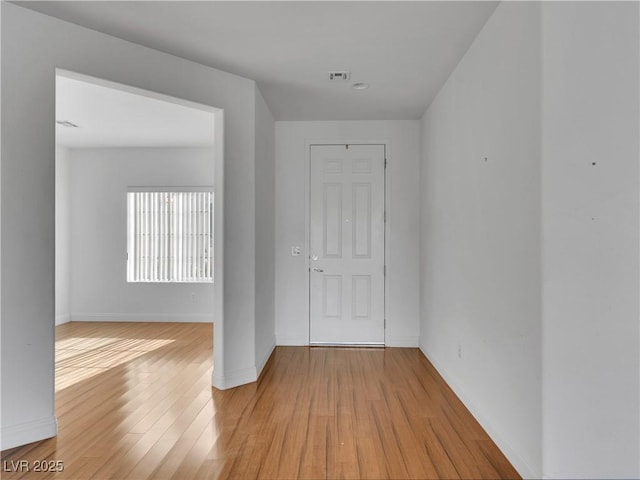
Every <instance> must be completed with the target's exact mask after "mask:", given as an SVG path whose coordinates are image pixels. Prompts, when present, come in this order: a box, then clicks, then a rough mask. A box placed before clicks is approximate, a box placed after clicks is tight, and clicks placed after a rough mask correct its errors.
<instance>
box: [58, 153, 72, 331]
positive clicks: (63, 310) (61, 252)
mask: <svg viewBox="0 0 640 480" xmlns="http://www.w3.org/2000/svg"><path fill="white" fill-rule="evenodd" d="M55 161H56V185H55V188H56V213H55V215H56V263H55V269H56V279H55V290H56V296H55V302H56V325H60V324H62V323H67V322H69V321H71V230H70V226H71V224H70V218H69V216H70V214H71V202H70V195H69V194H70V187H69V181H70V170H69V168H70V163H69V162H70V157H69V149H68V148H66V147H63V146H61V145H56V160H55Z"/></svg>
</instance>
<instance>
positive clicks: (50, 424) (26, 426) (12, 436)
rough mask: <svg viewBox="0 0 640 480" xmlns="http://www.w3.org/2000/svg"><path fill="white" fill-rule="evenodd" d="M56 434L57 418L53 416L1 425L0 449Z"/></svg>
mask: <svg viewBox="0 0 640 480" xmlns="http://www.w3.org/2000/svg"><path fill="white" fill-rule="evenodd" d="M57 434H58V420H57V419H56V417H55V416H51V417H47V418H41V419H39V420H34V421H33V422H26V423H19V424H17V425H9V426H8V427H6V426H4V425H3V426H2V428H1V429H0V450H6V449H8V448H14V447H19V446H21V445H26V444H27V443H31V442H37V441H39V440H44V439H45V438H51V437H55V436H56V435H57Z"/></svg>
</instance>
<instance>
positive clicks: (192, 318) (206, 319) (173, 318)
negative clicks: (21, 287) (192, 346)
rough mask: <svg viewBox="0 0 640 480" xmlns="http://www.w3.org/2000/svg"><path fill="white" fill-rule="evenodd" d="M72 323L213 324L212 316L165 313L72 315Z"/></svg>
mask: <svg viewBox="0 0 640 480" xmlns="http://www.w3.org/2000/svg"><path fill="white" fill-rule="evenodd" d="M71 321H72V322H158V323H161V322H171V323H213V315H198V314H180V315H178V314H167V313H72V314H71Z"/></svg>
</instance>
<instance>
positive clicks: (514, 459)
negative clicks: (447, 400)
mask: <svg viewBox="0 0 640 480" xmlns="http://www.w3.org/2000/svg"><path fill="white" fill-rule="evenodd" d="M420 351H421V352H422V354H423V355H424V356H425V357H427V359H428V360H429V361H430V362H431V364H432V365H433V366H434V368H435V369H436V370H437V371H438V373H439V374H440V376H441V377H442V378H443V379H444V381H445V382H446V383H447V385H449V387H451V390H453V392H454V393H455V394H456V396H457V397H458V398H459V399H460V401H461V402H462V403H463V404H464V406H465V407H467V410H469V412H471V415H473V417H474V418H475V419H476V421H477V422H478V423H479V424H480V425H481V426H482V428H484V430H485V431H486V432H487V434H488V435H489V437H491V440H493V441H494V443H495V444H496V445H497V446H498V448H499V449H500V450H501V451H502V453H503V454H504V456H505V457H507V459H508V460H509V462H511V464H512V465H513V467H514V468H515V469H516V470H517V471H518V473H519V474H520V475H521V476H522V478H532V479H533V478H542V472H536V471H535V470H534V469H532V468H531V467H529V464H528V463H527V462H525V461H524V460H523V459H522V457H521V456H520V455H519V454H518V453H517V452H516V451H515V450H514V449H513V448H511V445H510V443H509V442H507V441H506V440H505V439H504V438H503V437H502V435H501V434H500V433H499V432H497V431H496V430H495V428H493V422H492V421H491V419H490V418H487V417H486V416H485V415H483V413H482V411H481V410H480V409H478V408H477V407H476V405H474V403H473V402H472V401H471V400H470V399H469V395H467V393H466V392H465V389H464V387H463V386H462V385H461V384H460V383H458V382H456V381H455V379H454V378H453V377H452V376H451V375H449V373H448V372H447V370H446V369H445V368H444V367H443V366H442V364H441V363H440V362H439V361H438V359H437V358H435V357H434V356H432V355H428V354H427V348H426V347H425V346H424V345H422V344H421V345H420Z"/></svg>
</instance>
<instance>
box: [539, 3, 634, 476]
mask: <svg viewBox="0 0 640 480" xmlns="http://www.w3.org/2000/svg"><path fill="white" fill-rule="evenodd" d="M638 7H639V5H638V3H637V2H559V3H555V2H548V3H544V4H543V7H542V34H543V62H544V64H543V112H544V113H543V122H542V126H543V127H542V144H543V148H542V153H543V163H542V206H543V208H542V213H543V215H542V220H543V225H542V227H543V238H544V248H543V258H542V260H543V327H542V332H543V342H542V344H543V360H544V363H543V378H544V385H543V390H542V391H543V417H544V427H543V458H544V476H545V477H546V478H638V477H640V391H639V390H640V384H639V382H640V355H639V342H640V337H639V335H640V332H639V328H640V325H639V322H638V318H639V309H638V293H639V284H638V260H639V258H638V249H639V246H640V241H639V238H638V218H639V217H638V215H639V214H640V212H639V211H638V198H639V193H640V192H639V179H638V175H639V173H640V172H639V170H638V159H639V158H640V148H639V145H638V136H639V134H638V132H640V123H639V120H638V118H639V110H638V108H639V104H640V98H639V90H638V88H639V87H638V85H639V78H638V73H639V64H638V62H639V60H638V59H639V56H640V55H639V54H640V52H639V48H640V38H639V33H638V25H639V23H640V18H639V8H638Z"/></svg>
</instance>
